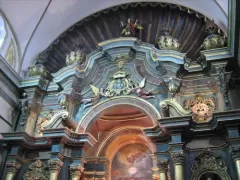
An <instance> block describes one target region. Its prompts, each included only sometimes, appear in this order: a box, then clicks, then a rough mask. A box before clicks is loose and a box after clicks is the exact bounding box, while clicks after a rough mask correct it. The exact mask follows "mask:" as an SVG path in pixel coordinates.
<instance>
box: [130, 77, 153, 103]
mask: <svg viewBox="0 0 240 180" xmlns="http://www.w3.org/2000/svg"><path fill="white" fill-rule="evenodd" d="M145 82H146V78H143V80H142V81H141V82H140V83H139V85H138V86H136V87H135V88H133V89H132V92H134V93H136V94H137V95H138V96H139V97H141V98H143V99H150V98H155V97H154V96H153V93H152V92H151V91H145V90H144V89H143V88H144V86H145Z"/></svg>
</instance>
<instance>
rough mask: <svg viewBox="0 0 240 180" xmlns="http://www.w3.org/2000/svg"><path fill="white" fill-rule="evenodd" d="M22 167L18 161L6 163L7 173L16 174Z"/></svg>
mask: <svg viewBox="0 0 240 180" xmlns="http://www.w3.org/2000/svg"><path fill="white" fill-rule="evenodd" d="M20 167H21V164H20V163H19V162H17V161H7V162H6V172H7V173H13V174H15V173H16V172H17V171H18V169H19V168H20Z"/></svg>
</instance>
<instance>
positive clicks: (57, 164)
mask: <svg viewBox="0 0 240 180" xmlns="http://www.w3.org/2000/svg"><path fill="white" fill-rule="evenodd" d="M48 165H49V170H50V172H51V171H52V172H57V173H59V171H60V170H61V168H62V166H63V162H62V161H60V160H48Z"/></svg>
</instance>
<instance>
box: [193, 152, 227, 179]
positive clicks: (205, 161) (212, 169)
mask: <svg viewBox="0 0 240 180" xmlns="http://www.w3.org/2000/svg"><path fill="white" fill-rule="evenodd" d="M211 177H212V178H215V179H207V178H211ZM204 178H205V179H207V180H231V178H230V176H229V175H228V173H227V166H226V164H225V162H224V161H223V160H222V159H221V157H220V156H219V155H217V154H215V153H213V152H211V151H210V149H205V150H204V151H203V152H202V153H201V154H200V155H199V156H198V157H197V158H196V163H195V164H194V165H193V167H192V178H191V180H203V179H204Z"/></svg>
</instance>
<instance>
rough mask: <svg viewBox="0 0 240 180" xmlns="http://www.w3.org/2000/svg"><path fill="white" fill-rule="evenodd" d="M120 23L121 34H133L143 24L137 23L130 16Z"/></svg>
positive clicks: (140, 28) (141, 27)
mask: <svg viewBox="0 0 240 180" xmlns="http://www.w3.org/2000/svg"><path fill="white" fill-rule="evenodd" d="M120 25H121V27H122V32H121V36H135V34H136V31H137V30H142V29H143V26H142V25H140V24H138V20H135V21H134V20H132V19H131V18H128V20H127V22H126V24H123V22H120Z"/></svg>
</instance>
